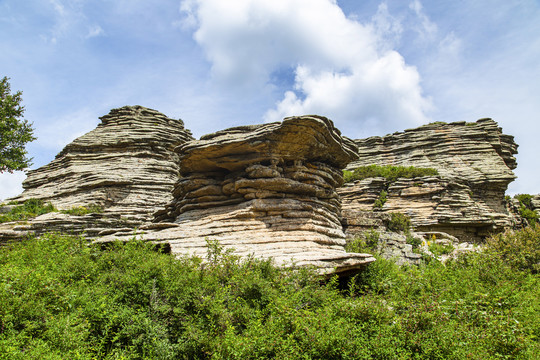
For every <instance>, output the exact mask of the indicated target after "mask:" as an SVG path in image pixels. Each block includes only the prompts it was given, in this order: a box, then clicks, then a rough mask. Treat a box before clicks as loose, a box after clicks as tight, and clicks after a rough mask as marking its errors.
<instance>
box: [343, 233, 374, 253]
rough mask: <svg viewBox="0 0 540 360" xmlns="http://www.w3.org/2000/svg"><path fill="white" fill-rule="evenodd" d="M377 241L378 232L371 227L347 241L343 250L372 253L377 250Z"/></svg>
mask: <svg viewBox="0 0 540 360" xmlns="http://www.w3.org/2000/svg"><path fill="white" fill-rule="evenodd" d="M378 243H379V233H378V232H377V231H375V230H373V229H371V230H369V231H367V232H365V233H363V234H362V235H361V236H359V237H357V238H354V239H352V240H349V241H347V244H346V245H345V251H347V252H355V253H374V252H376V251H377V245H378Z"/></svg>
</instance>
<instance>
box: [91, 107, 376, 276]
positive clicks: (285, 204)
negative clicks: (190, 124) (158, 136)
mask: <svg viewBox="0 0 540 360" xmlns="http://www.w3.org/2000/svg"><path fill="white" fill-rule="evenodd" d="M176 152H177V153H178V155H179V156H180V168H181V174H182V177H181V178H180V179H179V181H178V182H177V183H176V184H175V187H174V190H173V197H174V200H173V201H172V202H171V203H170V204H169V205H168V206H167V207H166V208H165V209H164V210H163V211H160V212H158V213H157V215H156V223H155V224H153V225H148V226H146V227H145V230H146V231H145V232H142V233H139V234H137V236H140V237H141V238H143V239H145V240H150V241H155V242H166V243H168V244H170V247H171V251H172V252H173V253H176V254H186V255H199V256H201V257H205V256H206V254H207V239H208V240H217V241H219V244H220V245H221V246H223V247H225V248H226V249H233V251H234V253H235V254H238V255H241V256H249V255H254V256H255V257H257V258H262V259H268V258H272V259H273V260H274V262H275V263H276V264H277V265H280V266H292V265H296V266H305V265H311V266H315V267H317V268H318V269H319V271H320V273H322V274H327V273H333V272H337V273H342V272H348V271H353V270H357V269H359V268H360V267H362V266H363V265H364V264H367V263H369V262H372V261H374V260H375V259H374V258H373V257H372V256H371V255H369V254H357V253H346V252H345V250H344V246H345V234H344V233H343V230H342V225H341V221H340V220H341V219H340V217H341V205H340V200H339V196H338V194H337V192H336V188H337V187H339V186H341V185H342V183H343V176H342V171H341V169H342V168H344V167H345V166H346V165H347V164H348V163H349V162H350V161H351V160H356V159H357V157H358V156H357V153H356V147H355V146H354V143H353V142H352V141H351V140H349V139H347V138H345V137H342V136H341V134H340V132H339V130H337V129H336V128H335V127H334V125H333V123H332V122H331V121H330V120H328V119H327V118H324V117H320V116H302V117H291V118H286V119H284V120H283V122H281V123H271V124H264V125H255V126H243V127H237V128H231V129H227V130H223V131H220V132H217V133H215V134H210V135H206V136H203V137H202V138H201V139H200V140H196V141H191V142H187V143H185V144H183V145H180V146H179V147H177V148H176ZM122 235H123V234H122V233H115V234H112V235H109V236H106V237H103V238H101V239H100V240H99V241H110V240H112V239H115V238H121V239H122V238H125V239H127V237H129V236H130V234H125V235H124V236H122Z"/></svg>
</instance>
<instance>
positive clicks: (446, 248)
mask: <svg viewBox="0 0 540 360" xmlns="http://www.w3.org/2000/svg"><path fill="white" fill-rule="evenodd" d="M429 251H431V253H432V254H433V255H435V256H441V255H446V254H450V253H451V252H452V251H454V246H453V245H452V244H439V243H436V242H433V243H431V244H429Z"/></svg>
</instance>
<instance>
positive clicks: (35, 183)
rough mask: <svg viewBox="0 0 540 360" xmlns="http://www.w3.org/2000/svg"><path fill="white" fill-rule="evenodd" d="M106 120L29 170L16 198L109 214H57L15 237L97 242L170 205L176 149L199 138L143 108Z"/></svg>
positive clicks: (25, 227) (35, 222)
mask: <svg viewBox="0 0 540 360" xmlns="http://www.w3.org/2000/svg"><path fill="white" fill-rule="evenodd" d="M100 119H101V123H100V124H99V125H98V126H97V128H96V129H94V130H92V131H90V132H89V133H87V134H85V135H83V136H81V137H79V138H77V139H76V140H74V141H73V142H71V143H70V144H68V145H67V146H66V147H65V148H64V149H63V150H62V151H61V152H60V153H59V154H58V155H57V156H56V158H55V159H54V160H53V161H52V162H51V163H49V164H48V165H45V166H43V167H41V168H39V169H37V170H31V171H29V172H28V173H27V178H26V180H25V181H24V182H23V188H24V192H23V193H22V194H21V195H19V196H18V197H16V198H13V199H11V200H15V201H18V202H23V201H25V200H27V199H30V198H36V199H42V200H44V201H45V202H50V203H52V204H53V205H55V206H56V207H57V208H58V209H61V210H62V209H63V210H66V209H71V208H74V207H88V206H90V205H94V206H98V207H101V208H102V209H103V212H101V213H97V214H90V215H86V216H71V215H68V214H62V213H51V214H47V215H44V216H41V217H38V218H36V219H34V220H33V221H32V222H30V223H29V224H22V225H17V226H16V228H15V229H14V230H15V231H19V232H27V233H41V232H44V231H67V232H74V233H80V232H83V231H84V232H85V233H86V234H87V235H90V236H92V235H97V234H99V233H100V232H102V231H104V230H105V231H106V229H108V228H118V227H126V228H133V227H135V226H139V225H141V224H143V223H145V222H148V221H150V220H151V219H152V218H153V214H154V212H156V211H157V210H158V209H162V208H163V207H164V206H165V205H166V204H167V203H169V202H170V201H171V200H172V195H171V190H172V188H173V185H174V183H175V181H176V180H177V179H178V175H179V170H180V169H179V156H178V154H177V153H176V152H174V148H175V147H176V146H178V145H180V144H182V143H184V142H186V141H188V140H192V139H193V137H192V136H191V133H190V131H189V130H186V129H185V128H184V124H183V122H182V120H175V119H171V118H168V117H167V116H165V115H163V114H161V113H159V112H158V111H155V110H152V109H148V108H145V107H142V106H125V107H122V108H119V109H113V110H111V112H110V113H109V114H108V115H105V116H103V117H101V118H100ZM4 233H5V234H7V232H6V231H4ZM0 236H1V234H0ZM5 236H7V235H5Z"/></svg>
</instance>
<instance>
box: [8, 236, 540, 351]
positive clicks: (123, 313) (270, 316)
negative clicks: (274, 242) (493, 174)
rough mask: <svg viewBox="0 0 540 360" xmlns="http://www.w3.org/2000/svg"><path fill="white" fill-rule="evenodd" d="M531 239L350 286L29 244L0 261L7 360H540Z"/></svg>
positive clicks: (215, 247) (56, 241)
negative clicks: (523, 255) (527, 258)
mask: <svg viewBox="0 0 540 360" xmlns="http://www.w3.org/2000/svg"><path fill="white" fill-rule="evenodd" d="M527 231H529V232H528V233H527V234H526V238H527V239H528V240H524V239H521V240H516V239H514V237H516V236H520V235H518V234H520V233H507V234H503V235H501V237H500V238H493V239H491V241H490V242H488V243H487V245H486V246H487V249H488V250H487V251H486V252H484V253H472V254H469V255H467V256H462V257H459V258H458V259H457V260H451V261H449V262H448V263H447V264H446V265H445V266H443V265H442V264H440V263H439V262H437V261H432V262H430V263H429V264H426V265H422V266H419V267H398V266H396V265H394V264H393V263H391V262H389V261H385V260H384V259H378V260H377V261H376V262H374V263H372V264H371V265H370V266H369V267H368V268H367V270H366V271H364V272H362V273H360V274H358V275H357V276H355V277H353V278H351V279H349V281H345V282H344V283H342V284H341V285H340V283H339V282H338V281H337V279H336V278H333V279H331V280H330V281H328V282H326V283H321V281H320V279H319V278H318V277H317V276H316V275H315V272H313V271H311V270H310V269H297V270H292V269H289V270H283V269H277V268H275V267H274V266H273V265H272V263H271V262H268V261H258V260H255V259H250V258H248V259H244V260H242V261H241V260H240V259H238V258H236V257H234V256H232V255H230V254H228V253H227V252H224V251H222V249H221V248H220V246H219V244H218V243H216V242H210V243H209V249H210V254H209V257H208V259H207V260H208V262H207V263H206V265H205V266H201V260H200V259H197V258H182V259H179V260H177V259H175V258H174V257H172V256H170V255H168V254H163V253H160V252H159V251H155V250H154V246H153V245H151V244H147V243H142V242H140V241H132V242H129V243H126V244H120V243H116V244H112V245H111V246H108V247H107V248H104V249H102V248H100V247H99V246H96V245H88V244H87V243H86V241H85V240H84V239H82V238H78V237H72V236H63V235H54V234H49V235H46V236H43V237H40V238H33V239H28V240H26V241H22V242H20V243H16V244H13V245H10V247H4V248H2V249H1V251H0V359H267V358H274V359H466V358H471V359H494V358H497V359H534V358H535V356H536V355H537V354H538V353H540V344H539V341H540V316H538V315H539V313H540V304H539V299H540V283H539V278H538V276H539V275H538V274H537V273H535V272H534V271H533V270H534V269H532V268H531V267H530V266H529V265H523V264H522V263H521V262H519V261H518V262H514V261H512V260H511V259H512V258H515V259H520V258H521V255H520V253H521V252H523V250H524V249H523V247H525V252H526V253H529V252H530V251H531V250H530V249H533V250H534V249H535V250H534V251H537V250H538V244H539V243H540V227H536V228H530V229H529V230H527ZM370 236H371V235H370ZM375 236H376V234H372V237H373V238H375ZM512 239H514V240H512ZM366 240H367V241H368V242H369V241H372V240H373V239H371V240H369V239H366ZM522 243H524V244H525V245H524V246H522V245H520V244H522ZM527 249H528V250H527ZM534 261H536V260H534V259H533V260H531V261H527V262H525V264H529V263H530V264H534Z"/></svg>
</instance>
